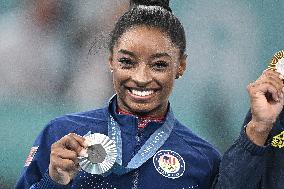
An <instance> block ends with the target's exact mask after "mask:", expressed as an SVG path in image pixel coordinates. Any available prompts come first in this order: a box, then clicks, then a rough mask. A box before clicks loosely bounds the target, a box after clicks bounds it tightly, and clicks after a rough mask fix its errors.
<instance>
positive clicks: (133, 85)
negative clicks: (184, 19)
mask: <svg viewBox="0 0 284 189" xmlns="http://www.w3.org/2000/svg"><path fill="white" fill-rule="evenodd" d="M185 48H186V41H185V33H184V29H183V26H182V25H181V23H180V22H179V20H178V19H177V18H176V17H175V16H174V15H173V14H172V13H171V9H170V7H169V1H132V2H131V7H130V10H129V11H128V12H126V13H125V14H124V15H123V16H122V17H121V18H120V19H119V20H118V22H117V23H116V26H115V28H114V30H113V32H112V35H111V41H110V44H109V50H110V56H109V67H110V70H111V72H112V76H113V84H114V89H115V92H116V95H115V96H114V97H113V98H112V99H111V100H110V102H109V106H108V107H106V108H103V109H97V110H93V111H89V112H83V113H78V114H72V115H66V116H63V117H60V118H57V119H55V120H53V121H51V122H50V123H49V124H48V125H47V126H46V128H45V129H44V130H43V131H42V133H41V134H40V135H39V137H38V138H37V140H36V142H35V146H34V150H33V152H34V153H33V154H32V155H31V156H30V161H29V162H28V163H27V166H26V167H25V169H24V172H23V174H22V176H21V178H20V180H19V182H18V184H17V186H16V188H29V187H31V188H117V189H118V188H147V189H151V188H199V189H207V188H209V187H210V185H211V184H212V182H213V179H214V176H215V174H216V172H217V167H218V165H219V160H220V155H219V153H218V152H217V151H216V150H215V149H214V148H213V147H212V146H211V145H210V144H208V143H207V142H206V141H204V140H202V139H200V138H199V137H197V136H196V135H194V134H193V133H192V132H191V131H190V130H189V129H188V128H187V127H185V126H183V125H182V124H181V123H179V122H178V121H177V120H176V119H175V117H174V115H173V112H172V111H171V108H170V104H169V102H168V99H169V96H170V94H171V92H172V88H173V85H174V80H175V79H178V78H179V77H181V76H182V75H183V73H184V71H185V69H186V54H185ZM115 126H117V127H115ZM113 128H116V129H117V133H118V134H117V133H112V129H113ZM89 131H91V133H101V134H104V135H108V136H112V137H114V139H115V141H116V148H117V151H118V158H117V159H116V162H115V165H116V166H113V167H111V169H109V170H108V171H107V172H106V173H105V174H102V175H100V174H90V173H87V172H85V171H83V170H81V169H80V167H79V165H78V157H81V156H82V152H83V151H84V150H86V148H87V146H86V140H85V139H86V138H85V137H81V136H84V135H86V134H87V133H89ZM132 162H135V163H134V165H133V166H131V164H132Z"/></svg>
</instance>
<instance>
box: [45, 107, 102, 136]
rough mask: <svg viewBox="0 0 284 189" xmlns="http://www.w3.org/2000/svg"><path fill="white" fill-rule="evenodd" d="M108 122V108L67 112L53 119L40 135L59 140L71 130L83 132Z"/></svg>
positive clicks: (78, 132)
mask: <svg viewBox="0 0 284 189" xmlns="http://www.w3.org/2000/svg"><path fill="white" fill-rule="evenodd" d="M106 123H107V108H101V109H95V110H90V111H85V112H79V113H72V114H66V115H63V116H59V117H57V118H55V119H53V120H51V121H50V122H49V123H48V124H47V125H46V126H45V128H44V129H43V131H42V133H41V134H40V135H49V137H54V138H55V140H58V139H59V138H61V137H62V136H64V135H66V134H69V133H71V132H73V133H77V134H81V133H80V131H82V130H85V129H86V130H88V129H89V128H90V127H99V126H100V125H105V124H106Z"/></svg>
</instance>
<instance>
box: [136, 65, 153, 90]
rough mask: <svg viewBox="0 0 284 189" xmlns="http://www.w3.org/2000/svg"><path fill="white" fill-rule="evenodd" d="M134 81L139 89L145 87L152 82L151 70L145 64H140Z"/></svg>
mask: <svg viewBox="0 0 284 189" xmlns="http://www.w3.org/2000/svg"><path fill="white" fill-rule="evenodd" d="M132 80H133V81H134V82H135V83H136V84H137V86H139V87H144V86H146V85H147V84H148V83H150V82H151V81H152V74H151V70H150V68H149V67H148V66H147V65H145V64H140V65H139V66H138V67H137V68H136V70H135V73H134V74H133V75H132Z"/></svg>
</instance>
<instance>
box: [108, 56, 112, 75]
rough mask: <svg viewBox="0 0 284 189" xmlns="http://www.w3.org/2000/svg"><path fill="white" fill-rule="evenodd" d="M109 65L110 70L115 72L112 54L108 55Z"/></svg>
mask: <svg viewBox="0 0 284 189" xmlns="http://www.w3.org/2000/svg"><path fill="white" fill-rule="evenodd" d="M108 66H109V70H110V72H111V73H112V72H113V55H112V54H110V55H109V57H108Z"/></svg>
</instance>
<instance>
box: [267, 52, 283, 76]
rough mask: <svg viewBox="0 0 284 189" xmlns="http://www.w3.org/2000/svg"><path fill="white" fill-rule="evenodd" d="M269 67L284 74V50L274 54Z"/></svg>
mask: <svg viewBox="0 0 284 189" xmlns="http://www.w3.org/2000/svg"><path fill="white" fill-rule="evenodd" d="M268 68H269V69H272V70H274V71H276V72H278V73H280V74H281V75H284V50H281V51H278V52H277V53H275V54H274V56H273V57H272V59H271V62H270V64H269V66H268Z"/></svg>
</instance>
